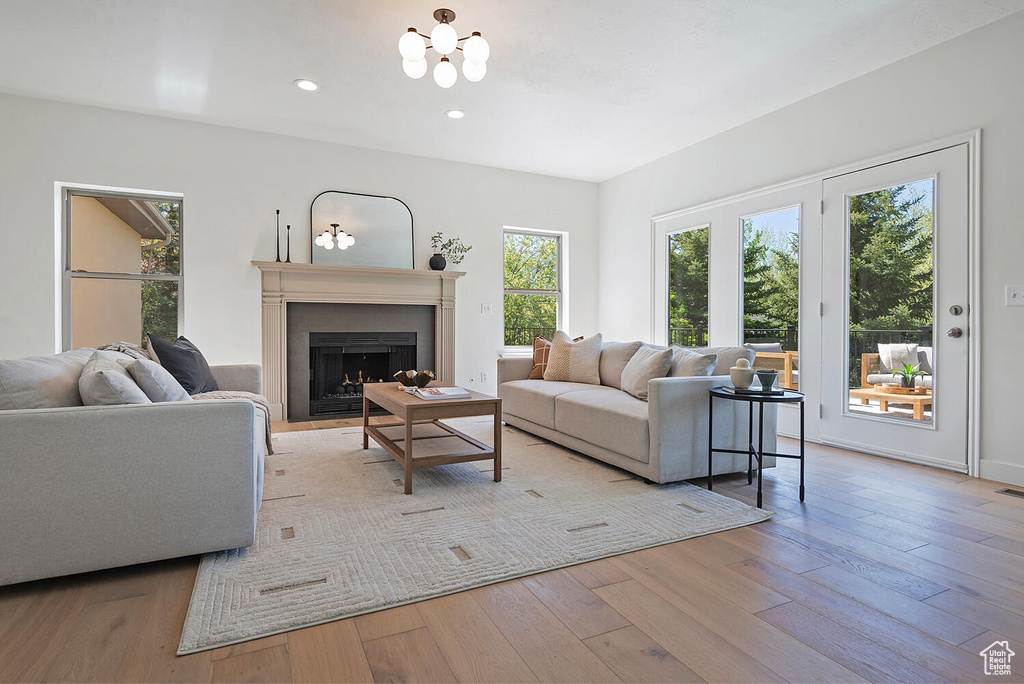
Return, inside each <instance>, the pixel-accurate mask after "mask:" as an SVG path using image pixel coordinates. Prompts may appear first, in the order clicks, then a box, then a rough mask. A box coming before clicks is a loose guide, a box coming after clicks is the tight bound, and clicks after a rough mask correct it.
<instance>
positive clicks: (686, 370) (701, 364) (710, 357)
mask: <svg viewBox="0 0 1024 684" xmlns="http://www.w3.org/2000/svg"><path fill="white" fill-rule="evenodd" d="M717 364H718V354H705V353H702V352H696V351H691V350H689V349H686V348H684V347H676V346H673V347H672V368H671V370H669V372H668V376H669V377H670V378H695V377H701V376H707V375H711V372H712V371H713V370H714V369H715V366H716V365H717Z"/></svg>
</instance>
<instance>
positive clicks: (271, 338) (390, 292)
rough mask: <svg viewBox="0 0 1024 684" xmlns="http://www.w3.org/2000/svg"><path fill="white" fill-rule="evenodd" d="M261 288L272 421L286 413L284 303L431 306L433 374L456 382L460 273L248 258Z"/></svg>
mask: <svg viewBox="0 0 1024 684" xmlns="http://www.w3.org/2000/svg"><path fill="white" fill-rule="evenodd" d="M252 263H253V265H254V266H256V267H257V268H258V269H260V273H261V280H262V283H261V287H262V291H263V393H264V394H265V395H266V397H267V399H268V400H269V401H270V406H271V409H272V411H273V413H274V416H273V417H274V420H284V418H285V417H286V416H287V415H288V406H287V402H288V391H287V382H288V378H287V368H288V317H287V304H288V302H325V303H332V304H406V305H409V304H412V305H421V306H422V305H428V306H433V307H434V310H435V311H436V315H435V319H434V350H435V351H434V353H435V366H434V367H435V372H436V373H437V377H438V380H441V381H442V382H449V383H454V382H455V281H456V280H457V279H458V278H459V277H461V276H463V275H465V273H462V272H459V271H427V270H419V269H401V268H369V267H364V266H328V265H324V264H296V263H284V262H277V261H253V262H252Z"/></svg>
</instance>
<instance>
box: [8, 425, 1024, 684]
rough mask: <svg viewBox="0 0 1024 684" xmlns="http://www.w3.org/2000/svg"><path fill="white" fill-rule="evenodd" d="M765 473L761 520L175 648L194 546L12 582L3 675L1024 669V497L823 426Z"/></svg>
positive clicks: (824, 675)
mask: <svg viewBox="0 0 1024 684" xmlns="http://www.w3.org/2000/svg"><path fill="white" fill-rule="evenodd" d="M328 423H331V424H330V425H328ZM280 427H282V428H283V427H284V426H280ZM287 427H288V428H289V429H315V428H324V427H337V422H336V421H325V422H317V423H312V424H299V425H291V426H287ZM765 473H766V474H765V483H764V487H765V495H764V505H765V507H766V508H769V509H771V510H774V511H776V512H777V514H776V516H775V517H774V518H773V519H772V520H770V521H768V522H765V523H761V524H758V525H755V526H750V527H744V528H740V529H736V530H730V531H727V532H721V533H719V534H715V535H710V536H706V537H700V538H697V539H691V540H687V541H683V542H678V543H675V544H669V545H666V546H662V547H658V548H654V549H648V550H645V551H639V552H636V553H629V554H625V555H622V556H618V557H615V558H610V559H605V560H600V561H595V562H592V563H586V564H583V565H579V566H575V567H571V568H567V569H563V570H556V571H553V572H547V573H543V574H540V575H536V576H533V577H528V578H524V579H520V580H514V581H510V582H504V583H502V584H497V585H493V586H489V587H483V588H480V589H475V590H472V591H468V592H463V593H460V594H455V595H451V596H446V597H442V598H437V599H432V600H429V601H424V602H421V603H418V604H414V605H409V606H402V607H399V608H394V609H391V610H386V611H381V612H379V613H375V614H372V615H366V616H362V617H358V618H354V619H348V620H341V621H337V622H333V623H329V624H326V625H320V626H317V627H310V628H306V629H300V630H297V631H293V632H289V633H287V634H281V635H277V636H272V637H267V638H264V639H259V640H256V641H250V642H247V643H243V644H238V645H235V646H228V647H225V648H219V649H215V650H212V651H206V652H203V653H198V654H194V655H188V656H184V657H177V656H175V649H176V647H177V644H178V637H179V633H180V629H181V625H182V622H183V620H184V617H185V611H186V608H187V606H188V601H189V596H190V593H191V589H192V582H193V579H194V577H195V571H196V564H197V559H196V558H184V559H177V560H172V561H166V562H160V563H152V564H149V565H145V566H138V567H133V568H123V569H118V570H111V571H104V572H96V573H91V574H88V575H81V576H77V577H71V578H62V579H55V580H44V581H40V582H32V583H28V584H24V585H17V586H13V587H5V588H0V681H3V682H8V681H117V680H130V681H197V682H207V681H224V682H234V681H239V682H241V681H245V682H255V681H281V682H349V681H378V682H381V681H428V682H442V681H469V682H479V681H594V682H614V681H639V682H667V681H672V682H676V681H678V682H702V681H706V682H741V681H753V682H784V681H789V682H806V681H829V682H854V681H865V680H868V681H903V682H908V681H913V682H945V681H957V682H976V681H984V680H986V677H985V676H984V675H983V669H982V660H981V657H980V656H979V655H978V653H979V651H980V650H981V649H982V648H985V647H986V646H987V645H988V644H990V643H992V642H994V641H997V640H1004V639H1008V640H1009V641H1010V646H1011V649H1013V650H1016V651H1017V652H1018V653H1020V655H1019V656H1017V659H1016V660H1015V661H1014V662H1013V665H1014V671H1013V674H1012V676H1009V677H989V678H987V679H990V680H993V681H1024V499H1017V498H1014V497H1011V496H1007V495H1004V494H998V493H996V491H997V490H999V489H1003V488H1004V487H1005V485H1000V484H997V483H994V482H989V481H985V480H977V479H973V478H968V477H966V476H964V475H959V474H955V473H948V472H944V471H938V470H932V469H928V468H923V467H919V466H912V465H907V464H902V463H898V462H895V461H887V460H883V459H877V458H872V457H868V456H863V455H860V454H854V453H851V452H846V451H842V450H838V449H830V448H826V447H820V446H815V445H809V457H808V466H807V478H808V488H807V500H806V502H804V503H802V504H801V503H800V502H799V501H798V500H797V496H796V484H797V481H798V475H797V473H798V471H797V467H796V463H795V462H789V461H787V462H784V463H781V464H780V465H779V467H778V468H775V469H773V470H769V471H765ZM715 489H716V491H718V492H720V493H722V494H725V495H727V496H731V497H734V498H736V499H740V500H743V501H746V502H748V503H749V502H752V501H753V497H754V489H753V487H751V486H748V485H747V484H746V477H745V476H744V475H735V476H726V477H721V478H718V479H716V486H715Z"/></svg>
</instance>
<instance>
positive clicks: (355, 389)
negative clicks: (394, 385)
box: [309, 332, 416, 417]
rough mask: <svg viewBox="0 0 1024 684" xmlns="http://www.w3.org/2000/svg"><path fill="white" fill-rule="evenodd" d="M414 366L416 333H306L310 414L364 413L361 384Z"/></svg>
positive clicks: (352, 414) (389, 377) (312, 415)
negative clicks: (307, 339)
mask: <svg viewBox="0 0 1024 684" xmlns="http://www.w3.org/2000/svg"><path fill="white" fill-rule="evenodd" d="M415 365H416V333H414V332H399V333H385V332H370V333H319V332H311V333H309V415H310V416H311V417H317V416H334V417H337V416H354V415H361V414H362V411H363V385H364V384H366V383H369V382H391V381H392V379H393V378H392V376H394V374H395V373H397V372H398V371H400V370H409V369H411V368H413V367H414V366H415Z"/></svg>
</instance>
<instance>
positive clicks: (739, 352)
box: [683, 347, 757, 375]
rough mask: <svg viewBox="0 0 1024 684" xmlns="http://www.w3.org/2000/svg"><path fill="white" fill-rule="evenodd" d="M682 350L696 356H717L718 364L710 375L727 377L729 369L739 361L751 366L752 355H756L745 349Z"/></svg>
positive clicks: (705, 348) (704, 348) (752, 351)
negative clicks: (696, 354)
mask: <svg viewBox="0 0 1024 684" xmlns="http://www.w3.org/2000/svg"><path fill="white" fill-rule="evenodd" d="M683 349H689V350H690V351H695V352H697V353H698V354H718V363H717V364H716V365H715V369H714V370H713V371H711V374H712V375H728V374H729V369H730V368H732V367H733V366H735V365H736V362H737V361H739V360H740V359H746V360H747V361H749V362H750V364H751V365H753V364H754V355H755V354H756V353H757V352H755V351H754V350H753V349H748V348H746V347H683Z"/></svg>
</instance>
